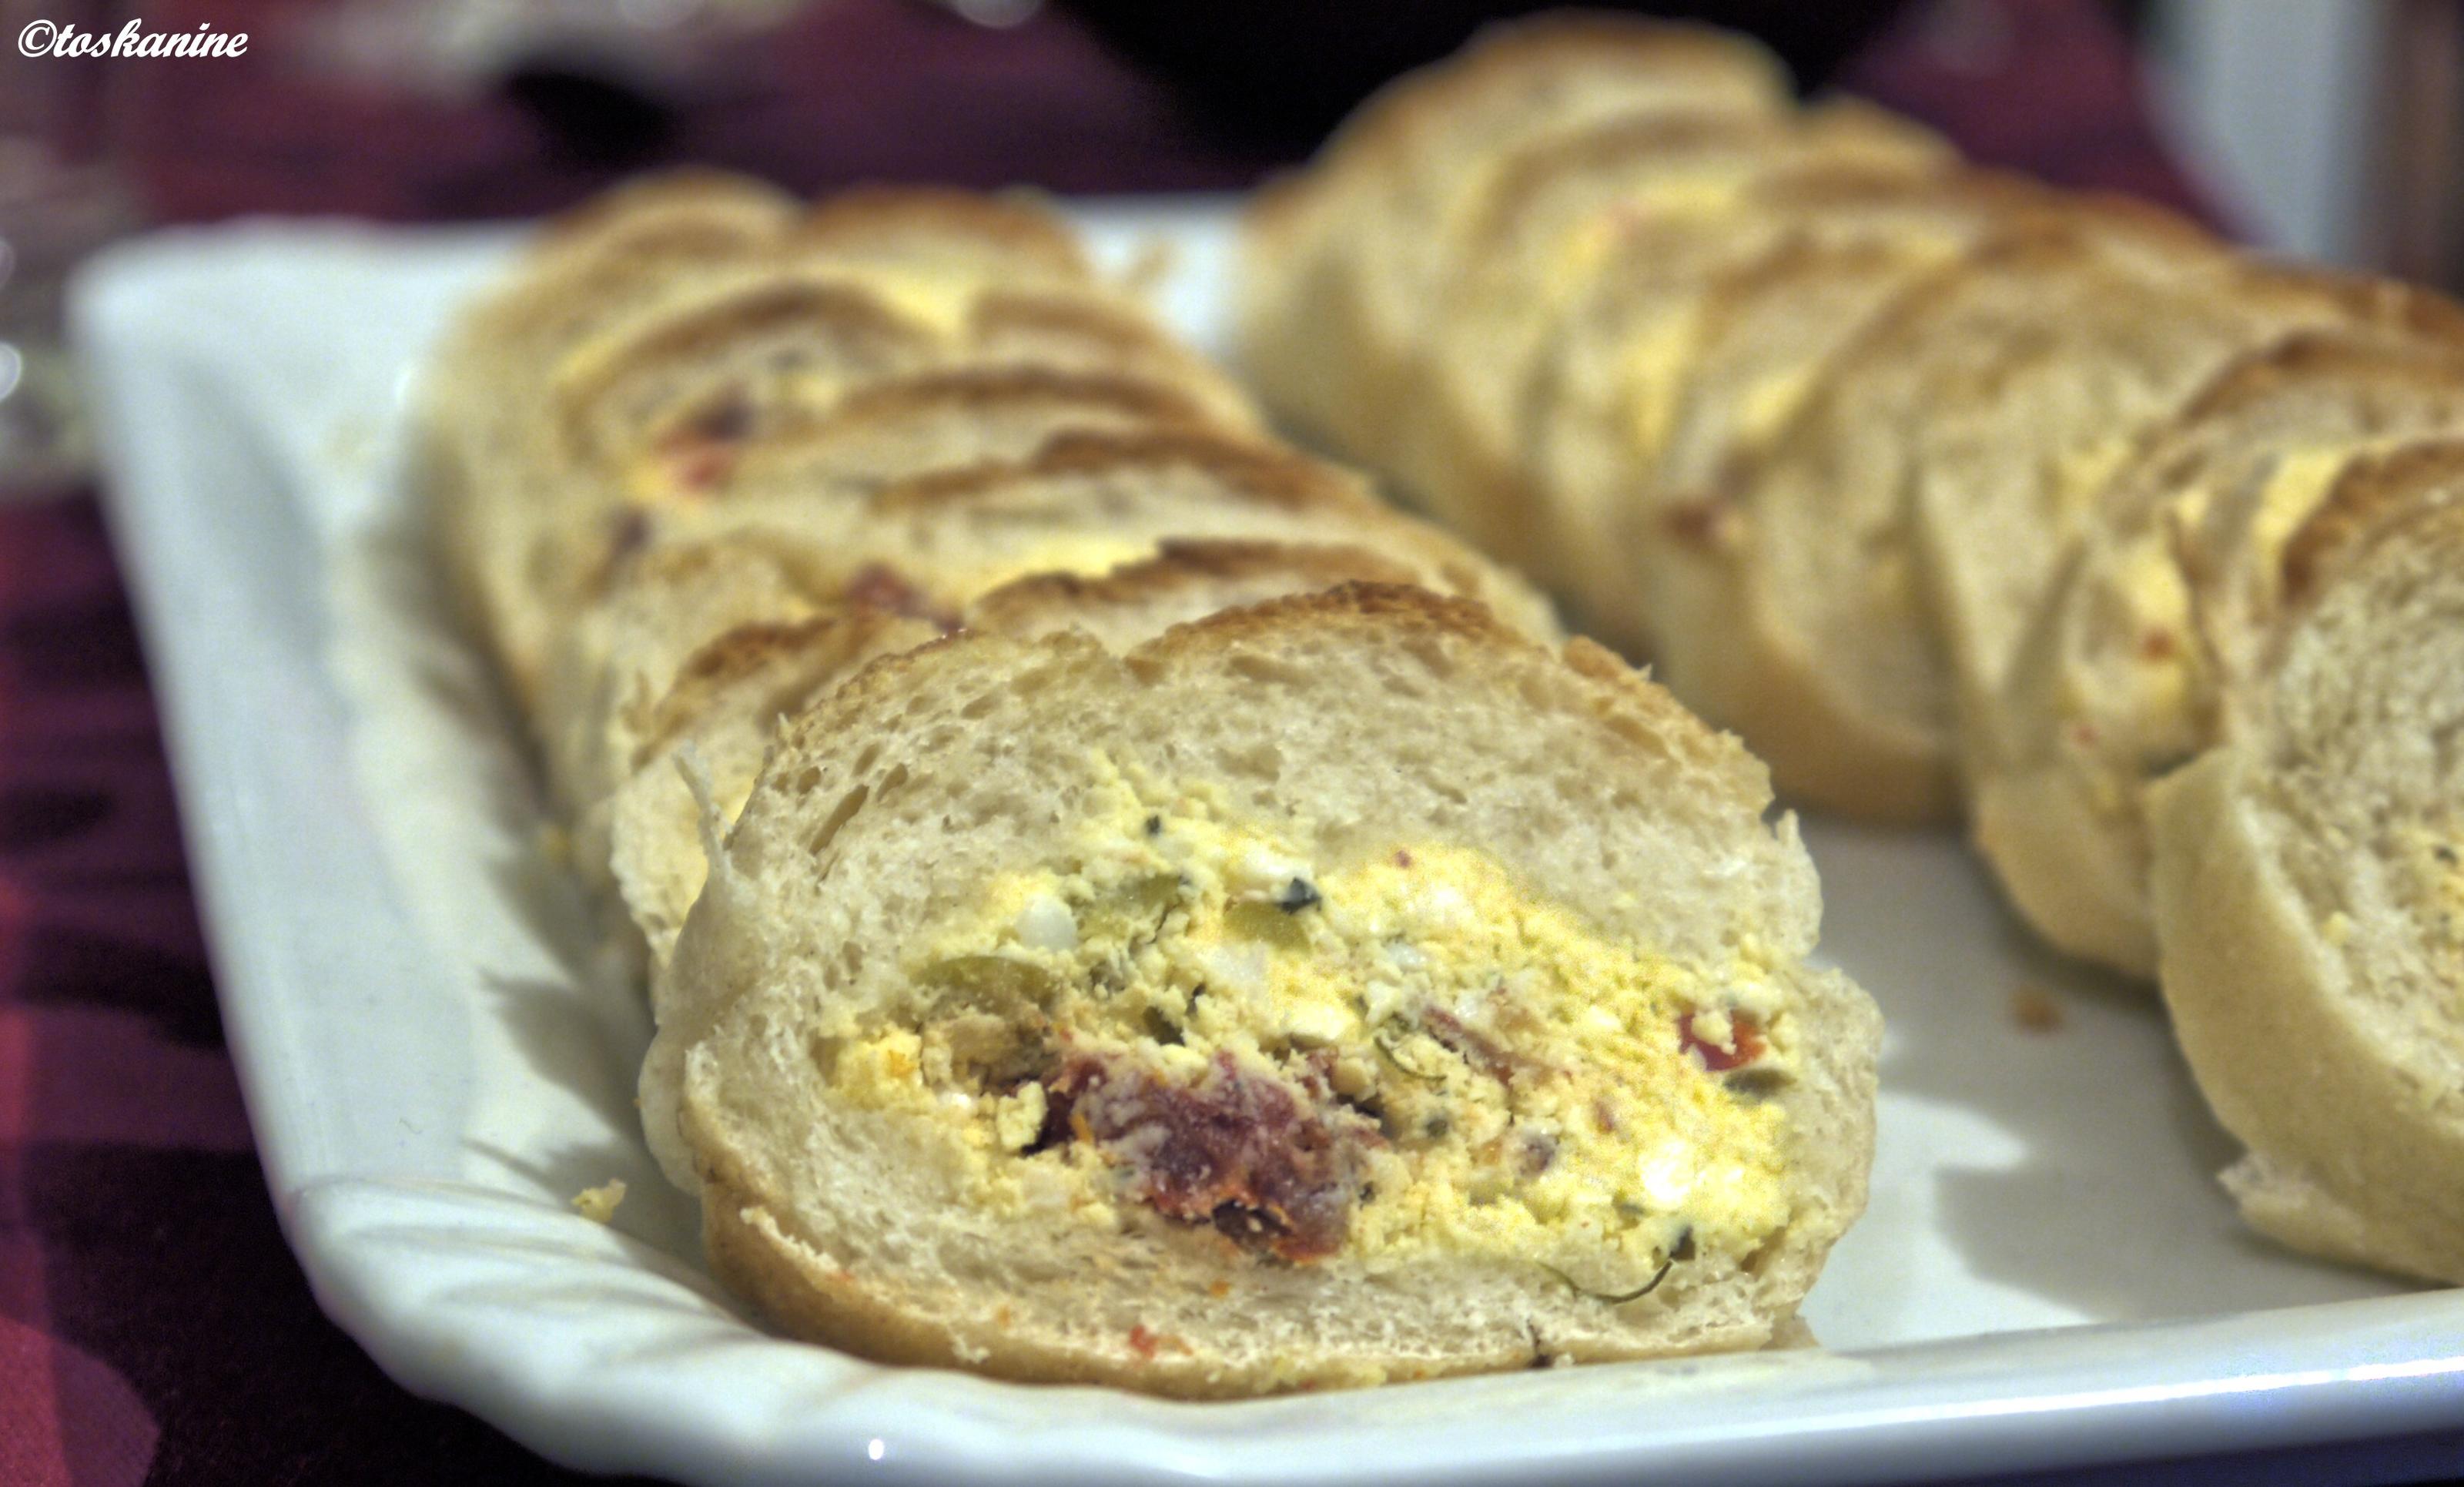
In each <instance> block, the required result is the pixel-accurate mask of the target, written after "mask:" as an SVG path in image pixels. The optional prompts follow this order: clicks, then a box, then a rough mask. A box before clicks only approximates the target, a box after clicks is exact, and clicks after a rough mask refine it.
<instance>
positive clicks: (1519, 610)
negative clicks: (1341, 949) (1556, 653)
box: [541, 434, 1558, 971]
mask: <svg viewBox="0 0 2464 1487" xmlns="http://www.w3.org/2000/svg"><path fill="white" fill-rule="evenodd" d="M746 505H747V503H737V506H736V507H734V508H731V509H730V510H729V511H728V512H727V513H726V515H727V516H728V517H729V518H730V519H731V520H730V521H729V522H725V523H721V522H716V521H715V520H713V521H705V522H700V523H696V524H692V525H685V526H671V527H669V528H668V529H666V530H665V531H664V532H663V533H661V534H660V535H659V536H657V537H655V538H652V539H649V540H648V541H646V543H645V544H643V545H642V546H641V547H639V548H638V549H636V550H635V551H634V552H632V553H630V554H628V555H627V557H626V558H625V559H624V560H623V562H622V564H621V566H620V567H619V570H618V572H617V575H616V577H615V578H614V579H613V580H612V581H611V582H610V585H609V587H608V588H607V589H606V591H605V593H604V594H603V595H601V596H600V597H599V598H598V599H597V600H596V601H595V602H593V603H592V604H590V605H589V606H587V607H586V608H585V609H584V610H583V611H582V612H581V613H580V614H579V615H577V616H576V617H574V618H573V619H572V620H571V621H570V622H569V623H568V626H567V628H566V630H565V632H564V633H563V634H562V636H561V641H560V644H559V646H558V647H557V648H556V651H555V656H556V662H555V664H554V665H553V666H552V667H551V671H550V675H551V677H552V678H553V682H554V684H553V685H552V686H551V687H550V688H549V689H547V692H546V694H545V705H544V707H543V711H542V714H541V728H542V734H543V736H544V737H545V738H546V739H547V740H548V741H549V743H550V745H551V753H550V756H549V757H550V761H551V766H552V772H553V773H554V774H555V775H556V776H557V779H558V783H559V785H560V788H561V789H560V793H561V795H562V796H563V797H564V799H565V802H566V805H567V810H568V812H569V814H570V815H571V817H572V818H573V819H574V820H575V822H576V825H575V827H574V831H573V836H574V842H575V856H576V858H577V859H578V860H579V861H580V862H581V863H582V864H583V871H584V873H585V875H589V876H593V877H600V878H602V879H603V880H604V881H607V882H612V883H613V884H614V885H615V886H616V887H617V889H618V891H619V893H620V895H621V897H622V898H623V899H624V901H625V904H626V906H627V912H628V914H629V916H630V918H631V921H632V922H633V924H634V925H635V926H638V929H639V931H640V934H641V936H642V939H643V942H644V944H645V947H646V949H647V952H648V965H649V968H650V969H651V970H653V971H655V970H656V969H657V968H658V967H659V966H660V965H661V964H662V963H663V962H664V961H665V959H666V949H667V945H668V943H670V942H671V940H672V938H673V936H674V933H675V930H676V928H677V927H678V925H680V924H681V923H682V921H683V917H684V913H685V911H686V910H687V909H689V908H690V907H691V906H692V902H693V896H694V894H695V893H697V892H698V890H699V884H700V867H699V861H700V843H699V840H698V837H697V834H696V832H697V827H696V816H697V812H696V810H695V808H694V802H693V797H692V795H691V794H690V793H689V792H688V791H687V790H686V788H685V787H684V777H683V776H682V775H681V774H680V773H679V772H678V769H677V767H676V765H677V762H678V761H679V760H680V759H683V758H684V757H685V756H686V754H687V752H688V751H690V752H691V753H692V754H693V756H695V758H694V764H693V768H694V769H696V770H698V771H699V772H700V773H701V775H702V776H703V777H704V778H703V784H702V787H701V788H702V793H703V795H704V796H705V797H706V798H707V799H708V800H710V801H712V802H715V804H716V805H717V807H718V809H719V810H720V814H721V815H722V816H723V817H732V816H733V814H734V811H735V809H736V807H737V805H738V804H740V803H741V801H742V800H743V797H744V792H745V791H746V790H747V789H749V788H751V786H752V783H753V772H754V768H755V767H756V766H758V765H759V761H760V757H761V749H762V746H763V745H764V744H765V743H767V739H768V729H769V726H770V724H771V723H772V721H775V720H776V719H777V718H778V717H780V716H781V714H782V713H784V712H788V711H791V710H793V709H794V708H795V707H797V706H800V705H801V704H802V703H803V701H804V700H806V699H810V698H811V697H813V696H816V695H818V694H819V693H820V692H821V691H823V690H825V686H826V684H828V683H829V682H831V681H833V680H835V679H836V678H838V677H843V676H844V675H846V674H847V672H849V671H851V670H852V669H854V668H855V667H856V666H859V665H861V664H862V663H863V662H865V661H867V660H869V659H871V658H872V657H874V656H876V655H883V654H887V653H888V652H890V651H891V650H898V649H905V648H907V647H909V646H913V645H915V644H918V643H920V642H921V641H923V640H925V639H929V638H931V637H932V636H934V635H936V634H938V633H941V632H943V631H946V630H950V629H955V628H957V627H958V626H960V625H961V624H965V625H967V626H970V627H981V626H990V627H995V628H1000V629H1002V630H1008V631H1014V632H1019V633H1031V632H1035V631H1038V630H1041V629H1048V628H1053V627H1054V626H1056V625H1060V624H1075V625H1081V626H1083V627H1090V628H1092V629H1094V630H1095V631H1096V633H1099V634H1101V633H1107V629H1108V627H1110V626H1117V625H1129V626H1132V627H1133V628H1134V627H1152V629H1154V630H1161V629H1163V628H1164V627H1166V626H1168V625H1171V624H1175V623H1178V622H1179V621H1181V620H1184V619H1192V618H1196V617H1198V616H1199V615H1201V614H1203V613H1206V612H1209V611H1211V610H1212V609H1214V608H1220V607H1221V606H1223V605H1226V604H1231V603H1235V602H1246V601H1248V600H1251V599H1257V598H1265V597H1270V596H1273V595H1276V594H1282V593H1289V592H1294V591H1298V590H1301V589H1306V588H1330V587H1332V586H1333V585H1334V584H1336V583H1338V582H1343V581H1346V580H1353V579H1364V578H1367V579H1393V580H1397V581H1400V582H1405V583H1416V584H1419V585H1421V586H1422V587H1425V588H1430V589H1433V590H1435V591H1438V592H1441V593H1449V594H1455V595H1460V596H1463V597H1464V598H1469V599H1473V600H1476V601H1479V602H1482V603H1485V604H1487V605H1490V606H1492V607H1494V608H1495V609H1496V610H1498V611H1499V612H1500V613H1501V614H1503V615H1505V616H1507V621H1508V622H1509V623H1511V624H1513V625H1515V626H1518V627H1520V628H1522V629H1523V631H1524V632H1525V633H1529V634H1532V635H1534V636H1537V637H1542V638H1551V639H1553V638H1555V637H1556V635H1557V634H1558V632H1557V630H1556V628H1555V624H1554V620H1553V618H1552V616H1551V613H1550V610H1549V609H1548V606H1547V604H1546V602H1545V601H1543V600H1541V599H1540V598H1539V596H1537V595H1536V594H1534V593H1532V592H1531V591H1530V590H1529V588H1527V587H1525V586H1524V585H1522V584H1521V582H1520V581H1519V580H1516V579H1514V578H1513V577H1511V576H1510V575H1508V574H1507V573H1506V572H1504V571H1503V570H1502V569H1499V568H1497V567H1495V566H1493V565H1490V564H1489V563H1487V562H1486V561H1485V560H1484V559H1482V558H1481V557H1480V556H1479V555H1477V554H1475V553H1473V552H1472V551H1471V550H1470V549H1468V548H1466V547H1464V546H1463V545H1462V544H1459V543H1457V542H1456V541H1455V540H1454V539H1452V538H1450V537H1448V536H1446V535H1445V534H1443V533H1441V532H1439V531H1437V530H1435V529H1433V528H1430V527H1427V526H1424V525H1422V524H1420V523H1419V522H1413V521H1411V520H1410V519H1408V518H1405V517H1402V516H1400V515H1399V514H1397V513H1395V512H1393V511H1391V510H1389V509H1388V508H1386V507H1384V506H1381V505H1378V504H1376V503H1375V501H1374V500H1372V499H1370V498H1369V497H1368V496H1367V494H1366V493H1365V492H1364V491H1363V490H1362V489H1361V488H1360V487H1359V486H1358V485H1357V484H1356V483H1355V482H1353V481H1352V480H1351V479H1349V478H1348V477H1342V476H1339V475H1337V474H1336V473H1334V472H1332V471H1331V470H1329V469H1327V468H1326V467H1324V466H1321V465H1318V464H1316V463H1315V462H1314V461H1310V460H1307V459H1304V458H1302V457H1301V456H1299V455H1292V454H1290V453H1288V452H1286V451H1281V450H1277V449H1274V448H1272V447H1269V446H1260V445H1250V444H1245V443H1243V442H1240V441H1237V440H1234V439H1229V438H1225V437H1222V436H1214V435H1197V434H1181V435H1161V434H1148V435H1143V436H1137V437H1127V436H1100V437H1099V436H1092V435H1064V436H1061V437H1057V438H1055V439H1053V440H1052V441H1050V442H1049V443H1048V444H1047V446H1046V447H1045V449H1044V450H1043V451H1041V452H1039V454H1038V455H1036V456H1035V457H1033V458H1031V459H1028V460H1024V461H1020V462H1015V463H1000V464H979V465H970V466H965V467H961V468H958V469H955V470H947V471H941V472H937V473H928V474H922V475H918V476H916V477H912V478H910V479H908V480H906V481H904V482H901V483H899V484H897V485H894V486H891V487H890V488H887V489H885V490H883V491H881V492H880V493H878V494H876V495H875V496H873V497H871V498H869V499H864V500H845V501H823V502H818V503H815V502H809V501H806V502H795V501H790V502H786V503H783V504H782V505H781V506H780V507H778V508H776V509H771V510H767V511H761V510H753V509H745V507H746ZM1373 554H1374V555H1375V556H1374V557H1373V556H1372V555H1373ZM1158 555H1162V556H1161V557H1160V558H1159V556H1158ZM1167 560H1168V561H1167ZM1158 562H1160V563H1161V566H1159V567H1158V566H1155V565H1156V564H1157V563H1158ZM1108 573H1109V574H1110V576H1109V577H1104V578H1101V579H1098V577H1097V576H1098V575H1105V574H1108ZM1199 605H1202V606H1204V607H1203V608H1192V606H1199ZM1040 610H1042V611H1050V612H1049V613H1047V614H1046V616H1045V618H1043V619H1042V620H1040V621H1039V620H1038V619H1037V614H1038V612H1039V611H1040ZM851 611H861V612H862V614H863V616H864V617H863V618H862V619H860V620H857V621H848V620H846V618H845V617H846V616H847V615H848V614H849V613H850V612H851ZM1105 616H1111V619H1109V620H1108V619H1106V618H1104V617H1105ZM892 619H895V620H899V621H903V622H904V624H892V623H891V620H892ZM601 863H605V864H607V866H606V867H605V871H604V873H602V872H595V871H594V869H595V868H596V867H597V865H598V864H601Z"/></svg>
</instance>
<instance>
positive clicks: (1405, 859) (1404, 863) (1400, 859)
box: [1395, 852, 1412, 868]
mask: <svg viewBox="0 0 2464 1487" xmlns="http://www.w3.org/2000/svg"><path fill="white" fill-rule="evenodd" d="M1395 865H1396V866H1397V867H1398V868H1407V867H1410V866H1411V865H1412V854H1410V853H1408V852H1398V853H1397V854H1395Z"/></svg>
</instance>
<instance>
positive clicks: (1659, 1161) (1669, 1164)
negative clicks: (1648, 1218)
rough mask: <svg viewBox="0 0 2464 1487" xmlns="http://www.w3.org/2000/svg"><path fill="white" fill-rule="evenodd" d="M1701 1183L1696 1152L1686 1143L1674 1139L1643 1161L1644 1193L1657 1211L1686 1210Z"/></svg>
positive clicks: (1663, 1143) (1656, 1149)
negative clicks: (1684, 1208)
mask: <svg viewBox="0 0 2464 1487" xmlns="http://www.w3.org/2000/svg"><path fill="white" fill-rule="evenodd" d="M1699 1180H1700V1178H1699V1176H1698V1174H1697V1172H1696V1170H1695V1165H1694V1150H1693V1148H1692V1147H1691V1146H1688V1145H1687V1144H1686V1143H1683V1142H1682V1141H1677V1140H1674V1139H1671V1140H1669V1141H1665V1142H1662V1143H1661V1144H1660V1145H1659V1146H1658V1147H1657V1148H1655V1149H1654V1150H1653V1151H1652V1153H1651V1154H1650V1155H1649V1156H1647V1157H1644V1158H1643V1159H1642V1192H1643V1196H1644V1197H1646V1198H1649V1199H1650V1200H1651V1206H1652V1207H1653V1208H1656V1209H1665V1210H1674V1209H1679V1208H1683V1207H1684V1205H1685V1200H1686V1199H1688V1198H1691V1197H1692V1196H1694V1187H1695V1184H1696V1183H1697V1182H1698V1181H1699Z"/></svg>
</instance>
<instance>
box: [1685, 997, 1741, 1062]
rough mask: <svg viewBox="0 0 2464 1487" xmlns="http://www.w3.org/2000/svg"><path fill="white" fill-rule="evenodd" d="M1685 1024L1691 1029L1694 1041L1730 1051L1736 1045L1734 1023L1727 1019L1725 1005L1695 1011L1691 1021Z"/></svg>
mask: <svg viewBox="0 0 2464 1487" xmlns="http://www.w3.org/2000/svg"><path fill="white" fill-rule="evenodd" d="M1687 1026H1688V1027H1689V1028H1690V1029H1691V1030H1692V1032H1693V1033H1694V1041H1695V1042H1697V1043H1702V1044H1705V1045H1706V1046H1708V1047H1711V1048H1717V1049H1723V1050H1731V1051H1732V1050H1734V1049H1735V1047H1736V1036H1737V1029H1736V1025H1735V1024H1734V1023H1732V1022H1730V1021H1729V1019H1728V1010H1727V1008H1725V1007H1713V1008H1707V1009H1705V1010H1702V1011H1699V1012H1696V1013H1695V1014H1694V1019H1693V1021H1692V1022H1691V1023H1689V1024H1688V1025H1687Z"/></svg>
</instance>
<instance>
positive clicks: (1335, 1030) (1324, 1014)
mask: <svg viewBox="0 0 2464 1487" xmlns="http://www.w3.org/2000/svg"><path fill="white" fill-rule="evenodd" d="M1351 1031H1352V1016H1351V1014H1350V1013H1349V1012H1347V1011H1345V1010H1343V1009H1342V1008H1341V1007H1338V1006H1335V1005H1334V1004H1332V1003H1330V1002H1300V1003H1296V1004H1295V1005H1293V1007H1292V1008H1291V1009H1290V1010H1288V1011H1287V1012H1286V1013H1285V1018H1284V1032H1285V1033H1286V1035H1287V1036H1288V1037H1290V1038H1291V1040H1292V1041H1293V1042H1295V1043H1339V1042H1341V1041H1342V1040H1343V1039H1344V1037H1345V1035H1346V1034H1348V1033H1350V1032H1351Z"/></svg>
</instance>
